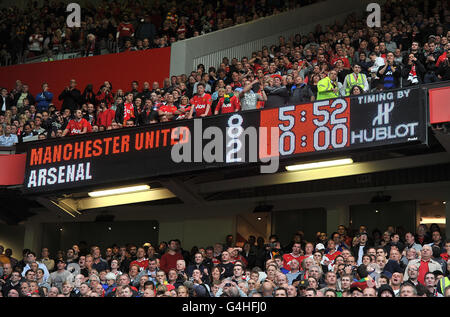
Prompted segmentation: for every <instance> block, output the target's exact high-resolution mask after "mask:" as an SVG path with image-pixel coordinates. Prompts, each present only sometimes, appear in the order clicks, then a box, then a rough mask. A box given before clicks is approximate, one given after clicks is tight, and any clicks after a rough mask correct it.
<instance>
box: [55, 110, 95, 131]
mask: <svg viewBox="0 0 450 317" xmlns="http://www.w3.org/2000/svg"><path fill="white" fill-rule="evenodd" d="M90 126H91V125H90V124H89V122H87V120H86V119H84V118H83V113H82V112H81V109H78V110H75V118H74V119H72V120H70V121H69V123H68V124H67V127H66V128H65V129H64V131H63V134H62V136H63V137H64V136H66V135H69V136H72V135H79V134H86V133H87V132H88V129H89V127H90ZM91 128H92V127H91Z"/></svg>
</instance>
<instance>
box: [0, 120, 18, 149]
mask: <svg viewBox="0 0 450 317" xmlns="http://www.w3.org/2000/svg"><path fill="white" fill-rule="evenodd" d="M4 132H5V133H4V134H3V135H0V146H13V145H15V144H17V143H19V140H18V138H17V135H15V134H11V125H10V124H7V125H6V126H5V131H4Z"/></svg>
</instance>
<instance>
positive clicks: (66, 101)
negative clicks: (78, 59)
mask: <svg viewBox="0 0 450 317" xmlns="http://www.w3.org/2000/svg"><path fill="white" fill-rule="evenodd" d="M76 87H77V81H76V80H75V79H71V80H70V84H69V86H67V87H66V88H65V89H64V90H63V91H62V92H61V94H60V95H59V97H58V99H59V100H62V101H63V104H62V107H61V111H64V110H65V109H69V110H70V111H71V112H74V110H76V109H80V107H81V105H82V104H83V99H82V97H81V92H80V91H79V90H78V89H77V88H76Z"/></svg>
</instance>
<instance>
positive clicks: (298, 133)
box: [260, 98, 350, 156]
mask: <svg viewBox="0 0 450 317" xmlns="http://www.w3.org/2000/svg"><path fill="white" fill-rule="evenodd" d="M261 127H266V128H267V129H268V131H270V128H272V127H278V128H279V139H278V140H279V144H278V153H270V151H269V153H268V154H269V156H275V155H280V156H287V155H293V154H301V153H310V152H317V151H326V150H333V149H342V148H345V147H348V146H350V99H349V98H339V99H334V100H321V101H316V102H314V103H308V104H301V105H297V106H293V105H292V106H284V107H280V108H276V109H270V110H264V111H261ZM260 142H267V149H271V139H270V138H269V137H268V138H267V140H260ZM266 156H267V155H266Z"/></svg>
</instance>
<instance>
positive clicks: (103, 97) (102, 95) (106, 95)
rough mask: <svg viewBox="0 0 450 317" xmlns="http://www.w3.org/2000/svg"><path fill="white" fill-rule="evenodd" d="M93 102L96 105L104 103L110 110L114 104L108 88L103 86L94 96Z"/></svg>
mask: <svg viewBox="0 0 450 317" xmlns="http://www.w3.org/2000/svg"><path fill="white" fill-rule="evenodd" d="M95 101H96V102H97V104H100V102H102V101H105V102H106V104H107V106H108V108H111V106H112V105H113V103H114V96H113V93H112V92H111V91H110V88H108V87H107V86H105V85H103V86H102V87H101V89H100V91H99V92H98V94H97V96H95Z"/></svg>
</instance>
